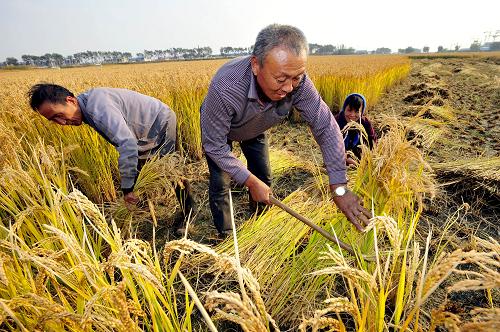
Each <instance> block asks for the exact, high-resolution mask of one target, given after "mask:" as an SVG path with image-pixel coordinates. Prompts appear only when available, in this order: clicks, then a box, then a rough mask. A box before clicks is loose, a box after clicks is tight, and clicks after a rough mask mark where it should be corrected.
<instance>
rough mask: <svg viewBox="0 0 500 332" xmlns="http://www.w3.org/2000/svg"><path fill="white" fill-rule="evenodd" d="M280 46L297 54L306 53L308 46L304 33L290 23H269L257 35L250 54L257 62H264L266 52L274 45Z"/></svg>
mask: <svg viewBox="0 0 500 332" xmlns="http://www.w3.org/2000/svg"><path fill="white" fill-rule="evenodd" d="M278 46H282V47H285V48H287V49H288V50H290V51H292V52H293V53H295V55H297V56H299V55H301V54H302V52H305V53H306V54H307V53H308V50H309V47H308V44H307V40H306V37H305V36H304V33H302V31H300V30H299V29H298V28H296V27H293V26H291V25H281V24H271V25H268V26H267V27H265V28H264V29H262V30H261V31H260V32H259V34H258V35H257V39H256V40H255V46H254V48H253V52H252V55H254V56H255V57H256V58H257V60H258V61H259V64H260V65H261V66H262V65H263V64H264V59H265V58H266V56H267V54H268V53H269V52H270V51H271V50H272V49H273V48H275V47H278Z"/></svg>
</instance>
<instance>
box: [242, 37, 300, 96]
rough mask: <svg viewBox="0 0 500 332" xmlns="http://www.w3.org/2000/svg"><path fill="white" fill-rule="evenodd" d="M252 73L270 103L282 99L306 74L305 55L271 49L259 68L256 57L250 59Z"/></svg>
mask: <svg viewBox="0 0 500 332" xmlns="http://www.w3.org/2000/svg"><path fill="white" fill-rule="evenodd" d="M251 62H252V72H253V73H254V75H255V76H256V78H257V83H258V84H259V86H260V88H261V89H262V91H263V92H264V93H265V95H266V96H267V97H268V98H269V99H271V100H272V101H278V100H281V99H283V98H284V97H285V96H286V95H287V94H288V93H290V92H292V90H293V89H294V88H296V87H297V86H298V85H299V83H300V81H301V80H302V78H303V77H304V73H305V72H306V62H307V55H306V53H305V52H303V53H302V54H301V55H299V56H297V55H295V54H294V53H293V52H291V51H290V50H287V49H285V48H281V47H275V48H273V49H272V50H271V51H270V52H269V53H268V54H267V56H266V57H265V59H264V64H263V65H262V66H260V64H259V61H258V60H257V58H256V57H254V56H253V57H252V59H251Z"/></svg>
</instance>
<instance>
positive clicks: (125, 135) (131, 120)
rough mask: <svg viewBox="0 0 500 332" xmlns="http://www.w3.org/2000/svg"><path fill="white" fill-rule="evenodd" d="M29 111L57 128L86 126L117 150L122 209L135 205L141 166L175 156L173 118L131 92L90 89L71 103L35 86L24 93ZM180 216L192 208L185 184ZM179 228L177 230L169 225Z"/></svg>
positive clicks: (54, 89) (59, 91)
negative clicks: (152, 157)
mask: <svg viewBox="0 0 500 332" xmlns="http://www.w3.org/2000/svg"><path fill="white" fill-rule="evenodd" d="M28 96H29V99H30V106H31V108H32V109H33V110H35V111H37V112H38V113H40V114H41V115H42V116H43V117H45V118H46V119H47V120H49V121H52V122H55V123H57V124H59V125H63V126H64V125H71V126H80V125H81V124H82V123H86V124H88V125H89V126H90V127H92V128H93V129H95V130H96V131H97V132H98V133H99V134H100V135H101V136H102V137H104V138H105V139H106V140H107V141H108V142H110V143H111V144H113V145H114V146H115V148H116V149H117V150H118V152H119V154H120V156H119V158H118V167H119V170H120V177H121V189H122V191H123V198H124V200H125V202H126V204H127V205H128V206H131V205H135V204H137V203H138V201H139V199H138V197H137V195H136V194H135V193H134V191H133V188H134V185H135V181H136V180H137V176H138V174H139V172H140V170H141V168H142V166H143V165H144V164H145V162H146V160H147V159H148V158H149V157H151V156H153V155H155V154H159V155H160V156H164V155H166V154H168V153H171V152H174V151H175V143H176V127H177V123H176V116H175V113H174V112H173V111H172V110H171V109H170V108H169V107H168V106H167V105H165V104H164V103H162V102H161V101H159V100H158V99H155V98H153V97H150V96H146V95H143V94H140V93H138V92H135V91H131V90H126V89H115V88H95V89H91V90H88V91H86V92H84V93H82V94H80V95H78V96H77V97H75V96H74V95H73V93H72V92H70V91H69V90H68V89H66V88H64V87H62V86H59V85H55V84H36V85H34V86H33V87H31V89H30V91H29V93H28ZM175 191H176V196H177V198H178V199H179V202H180V205H181V207H182V212H183V214H184V216H188V215H189V212H190V210H191V209H192V208H193V203H194V202H193V200H192V198H191V195H190V193H189V184H188V183H185V184H184V185H176V190H175ZM175 226H176V227H178V228H182V227H183V225H181V224H179V223H178V224H177V225H175Z"/></svg>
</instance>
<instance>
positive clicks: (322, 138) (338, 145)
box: [293, 75, 347, 184]
mask: <svg viewBox="0 0 500 332" xmlns="http://www.w3.org/2000/svg"><path fill="white" fill-rule="evenodd" d="M293 106H295V108H296V109H297V110H298V111H299V112H300V114H301V116H302V118H303V119H304V120H305V121H306V122H307V123H308V124H309V127H310V128H311V131H312V134H313V136H314V139H315V140H316V142H317V143H318V144H319V147H320V149H321V153H322V154H323V161H324V163H325V167H326V171H327V173H328V177H329V182H330V184H339V183H347V177H346V160H345V149H344V144H343V140H342V135H341V133H340V129H339V126H338V124H337V121H335V118H334V116H333V114H332V112H330V109H329V108H328V106H327V105H326V103H325V102H324V101H323V99H321V96H320V95H319V93H318V91H317V90H316V88H315V87H314V85H313V83H312V81H311V79H310V78H309V77H308V76H307V75H306V76H305V77H304V81H303V82H302V84H301V86H300V87H299V89H298V91H297V93H296V97H295V98H294V102H293Z"/></svg>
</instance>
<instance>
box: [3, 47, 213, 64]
mask: <svg viewBox="0 0 500 332" xmlns="http://www.w3.org/2000/svg"><path fill="white" fill-rule="evenodd" d="M211 56H212V49H211V48H210V47H208V46H205V47H197V48H192V49H189V48H170V49H167V50H154V51H153V50H152V51H150V50H144V52H142V53H137V54H136V55H135V56H133V55H132V53H130V52H118V51H85V52H79V53H75V54H72V55H68V56H66V57H65V56H63V55H61V54H58V53H47V54H45V55H40V56H38V55H30V54H24V55H22V56H21V60H22V61H19V60H18V59H16V58H13V57H8V58H7V59H6V60H5V62H3V63H2V64H3V65H7V66H17V65H24V66H36V67H61V66H79V65H91V64H110V63H128V62H144V61H164V60H179V59H203V58H208V57H211Z"/></svg>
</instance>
